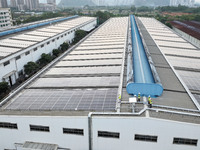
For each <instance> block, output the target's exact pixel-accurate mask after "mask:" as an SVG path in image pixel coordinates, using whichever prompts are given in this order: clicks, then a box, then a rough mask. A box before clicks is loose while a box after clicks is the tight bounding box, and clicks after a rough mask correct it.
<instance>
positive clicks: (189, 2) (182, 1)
mask: <svg viewBox="0 0 200 150" xmlns="http://www.w3.org/2000/svg"><path fill="white" fill-rule="evenodd" d="M194 3H195V0H170V6H178V5H182V6H189V7H193V6H194Z"/></svg>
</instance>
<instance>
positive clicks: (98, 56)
mask: <svg viewBox="0 0 200 150" xmlns="http://www.w3.org/2000/svg"><path fill="white" fill-rule="evenodd" d="M111 58H118V59H120V58H122V54H92V55H67V56H66V57H65V58H63V60H85V59H111Z"/></svg>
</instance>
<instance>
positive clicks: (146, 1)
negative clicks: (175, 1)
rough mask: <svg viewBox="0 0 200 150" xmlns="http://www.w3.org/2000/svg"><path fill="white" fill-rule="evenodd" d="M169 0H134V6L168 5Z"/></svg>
mask: <svg viewBox="0 0 200 150" xmlns="http://www.w3.org/2000/svg"><path fill="white" fill-rule="evenodd" d="M169 4H170V0H134V5H135V6H152V7H157V6H169Z"/></svg>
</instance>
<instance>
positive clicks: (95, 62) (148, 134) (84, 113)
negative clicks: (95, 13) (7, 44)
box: [0, 16, 200, 150]
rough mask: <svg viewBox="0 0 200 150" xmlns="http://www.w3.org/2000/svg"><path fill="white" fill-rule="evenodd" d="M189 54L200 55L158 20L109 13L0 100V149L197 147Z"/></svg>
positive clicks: (199, 119) (198, 115) (199, 118)
mask: <svg viewBox="0 0 200 150" xmlns="http://www.w3.org/2000/svg"><path fill="white" fill-rule="evenodd" d="M174 49H175V50H174ZM174 51H175V52H177V55H175V56H172V55H173V54H172V52H174ZM187 52H188V53H189V54H191V55H192V53H191V52H195V55H196V56H199V55H200V53H199V52H198V50H197V48H196V47H194V46H193V45H191V44H190V43H188V42H187V41H185V40H184V39H183V38H181V37H180V36H179V35H177V34H176V33H175V32H173V31H172V30H170V29H169V28H167V27H166V26H165V25H163V24H161V23H160V22H158V21H157V20H155V19H152V18H137V17H134V16H130V17H119V18H110V19H109V20H108V21H106V22H105V23H104V24H103V25H101V26H100V27H99V28H97V29H95V30H94V31H92V32H91V33H90V34H89V35H87V36H86V37H85V38H84V39H83V40H81V41H80V42H79V43H78V44H77V45H75V46H74V47H71V48H70V49H69V51H67V52H65V53H64V54H63V55H61V56H60V58H59V59H58V60H56V61H55V62H52V63H51V64H49V65H48V66H47V67H45V68H44V69H43V70H41V71H40V72H38V74H37V75H35V76H34V77H32V78H31V79H30V80H29V81H28V82H26V83H24V85H22V86H21V87H20V88H19V89H17V90H16V91H15V92H13V93H12V94H11V95H10V96H9V97H7V98H5V99H4V100H3V101H2V102H1V103H0V135H1V137H3V138H1V140H0V149H7V150H11V149H12V150H13V149H15V150H21V149H22V150H27V149H32V150H36V149H42V150H45V149H53V150H61V149H62V150H63V149H65V150H68V149H70V150H80V149H81V150H88V149H89V150H112V149H126V150H132V149H137V150H144V149H151V150H160V149H162V150H169V149H170V150H180V149H181V150H198V149H199V147H200V142H199V141H200V128H199V124H200V111H199V109H200V106H199V103H198V100H199V99H198V97H197V96H196V98H195V97H194V95H193V94H194V93H193V91H191V88H190V87H189V86H188V84H187V83H185V82H184V81H185V80H184V79H183V78H182V77H181V75H182V74H181V73H180V72H179V71H180V70H178V69H177V68H178V67H180V68H181V65H184V64H182V62H184V61H182V62H181V63H180V62H179V61H180V59H181V58H185V59H192V58H187V57H186V56H187V54H188V53H187ZM170 53H171V54H170ZM186 53H187V54H186ZM135 56H137V57H135ZM171 57H175V59H174V60H172V59H171ZM191 57H192V56H191ZM135 59H137V60H138V61H135ZM193 60H194V61H195V59H193ZM196 60H197V59H196ZM175 61H178V62H177V64H175V63H174V62H175ZM185 65H191V66H192V65H193V64H189V63H188V64H187V62H186V64H185ZM197 67H198V66H195V65H194V66H193V69H195V68H197ZM185 68H187V66H186V67H185ZM146 69H148V71H147V72H146ZM187 71H188V73H193V72H192V71H191V70H187ZM195 79H196V80H198V78H197V76H195V77H194V80H195ZM149 80H150V81H151V82H149ZM191 84H192V83H191ZM135 87H138V89H141V92H138V91H136V90H135ZM157 87H159V88H158V91H157V92H158V93H159V94H157V92H155V91H152V90H151V89H152V88H154V89H157ZM135 91H136V92H135ZM129 93H131V94H129ZM139 94H140V95H141V97H140V99H139ZM148 95H150V97H149V96H148ZM150 100H152V102H153V104H151V105H150V103H148V102H149V101H150ZM150 106H152V107H150ZM10 135H12V136H10Z"/></svg>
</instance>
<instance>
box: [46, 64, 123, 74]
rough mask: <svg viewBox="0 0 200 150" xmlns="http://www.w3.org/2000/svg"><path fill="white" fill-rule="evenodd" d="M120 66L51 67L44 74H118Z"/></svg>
mask: <svg viewBox="0 0 200 150" xmlns="http://www.w3.org/2000/svg"><path fill="white" fill-rule="evenodd" d="M120 72H121V66H108V67H107V66H106V67H80V68H79V67H76V68H75V67H74V68H64V69H63V68H52V69H50V70H49V71H48V72H47V73H46V75H58V76H60V75H81V74H82V75H88V74H91V75H92V74H120Z"/></svg>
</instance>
